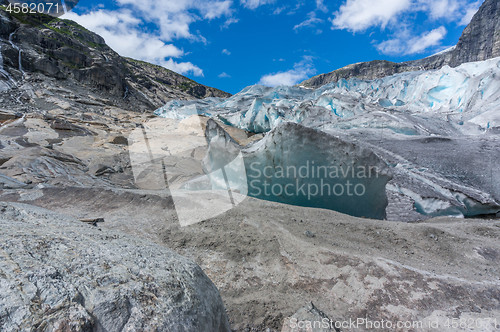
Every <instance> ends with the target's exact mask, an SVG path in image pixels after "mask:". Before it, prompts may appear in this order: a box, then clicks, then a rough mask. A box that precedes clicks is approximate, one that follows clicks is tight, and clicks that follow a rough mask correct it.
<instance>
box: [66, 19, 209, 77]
mask: <svg viewBox="0 0 500 332" xmlns="http://www.w3.org/2000/svg"><path fill="white" fill-rule="evenodd" d="M64 18H65V19H70V20H73V21H75V22H77V23H79V24H81V25H82V26H85V27H86V28H87V29H89V30H91V31H94V32H95V33H97V34H99V35H100V36H102V37H103V38H104V40H105V41H106V44H108V45H109V46H110V47H111V48H112V49H113V50H115V51H116V52H118V53H119V54H120V55H122V56H126V57H130V58H134V59H138V60H143V61H147V62H150V63H154V64H157V65H160V66H164V67H166V68H168V69H171V70H173V71H175V72H177V73H180V74H189V73H192V74H193V75H195V76H203V70H201V69H200V68H199V67H197V66H196V65H194V64H192V63H190V62H176V61H174V60H173V59H172V58H180V57H182V56H183V55H184V51H183V50H181V49H179V48H177V47H176V46H175V45H173V44H171V43H166V42H164V41H163V40H162V39H161V37H160V36H159V35H155V34H154V33H145V32H142V31H141V30H140V29H139V27H138V26H139V24H140V20H139V19H138V18H136V17H134V16H133V15H132V12H131V11H129V10H121V11H106V10H98V11H95V12H90V13H88V14H83V15H78V14H76V13H74V12H69V13H68V14H66V15H65V16H64Z"/></svg>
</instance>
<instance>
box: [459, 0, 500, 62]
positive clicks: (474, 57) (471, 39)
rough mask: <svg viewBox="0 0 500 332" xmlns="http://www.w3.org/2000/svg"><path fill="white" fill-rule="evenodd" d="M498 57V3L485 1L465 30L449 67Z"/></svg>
mask: <svg viewBox="0 0 500 332" xmlns="http://www.w3.org/2000/svg"><path fill="white" fill-rule="evenodd" d="M498 56H500V1H499V0H486V1H484V3H483V5H482V6H481V8H479V11H478V12H477V13H476V15H474V17H473V18H472V21H471V23H470V24H469V25H468V26H467V27H466V28H465V30H464V32H463V33H462V36H461V37H460V39H459V40H458V43H457V47H456V49H455V50H454V51H453V55H452V58H451V61H450V66H452V67H456V66H458V65H460V64H462V63H464V62H471V61H481V60H486V59H491V58H495V57H498Z"/></svg>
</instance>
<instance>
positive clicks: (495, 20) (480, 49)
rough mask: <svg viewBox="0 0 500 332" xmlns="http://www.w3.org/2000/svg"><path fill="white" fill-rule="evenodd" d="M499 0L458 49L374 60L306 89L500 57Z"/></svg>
mask: <svg viewBox="0 0 500 332" xmlns="http://www.w3.org/2000/svg"><path fill="white" fill-rule="evenodd" d="M499 18H500V1H498V0H486V1H484V2H483V4H482V5H481V7H480V8H479V10H478V12H477V13H476V14H475V15H474V17H473V18H472V20H471V22H470V23H469V25H467V27H466V28H465V29H464V31H463V33H462V35H461V37H460V39H459V41H458V43H457V45H456V47H455V48H452V49H450V50H448V51H447V52H441V53H438V54H434V55H431V56H429V57H426V58H423V59H418V60H412V61H407V62H401V63H396V62H391V61H387V60H373V61H368V62H360V63H355V64H350V65H348V66H345V67H342V68H339V69H336V70H334V71H332V72H329V73H324V74H320V75H317V76H314V77H312V78H310V79H307V80H305V81H303V82H301V83H300V84H299V85H300V86H304V87H307V88H319V87H320V86H323V85H325V84H328V83H331V82H336V81H339V80H341V79H349V78H352V77H357V78H359V79H368V80H371V79H377V78H382V77H385V76H390V75H394V74H399V73H402V72H408V71H417V70H433V69H440V68H442V67H443V66H445V65H449V66H450V67H457V66H459V65H461V64H463V63H466V62H472V61H481V60H487V59H491V58H494V57H497V56H500V19H499Z"/></svg>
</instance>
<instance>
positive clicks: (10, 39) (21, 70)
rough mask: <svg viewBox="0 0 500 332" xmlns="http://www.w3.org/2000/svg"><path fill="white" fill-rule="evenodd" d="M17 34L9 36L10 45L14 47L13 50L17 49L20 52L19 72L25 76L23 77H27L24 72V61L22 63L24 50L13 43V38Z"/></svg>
mask: <svg viewBox="0 0 500 332" xmlns="http://www.w3.org/2000/svg"><path fill="white" fill-rule="evenodd" d="M16 32H17V30H16V31H14V32H12V33H11V34H10V35H9V43H10V44H11V45H12V47H13V48H15V49H16V50H17V51H18V52H19V56H18V62H19V71H20V72H21V73H22V74H23V77H24V76H25V74H26V73H25V72H24V70H23V64H22V61H21V54H22V50H21V49H20V48H19V47H18V46H17V45H16V44H14V42H13V41H12V37H13V36H14V34H15V33H16Z"/></svg>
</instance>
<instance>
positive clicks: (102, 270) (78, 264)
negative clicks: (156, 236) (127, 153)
mask: <svg viewBox="0 0 500 332" xmlns="http://www.w3.org/2000/svg"><path fill="white" fill-rule="evenodd" d="M0 213H1V214H0V225H1V228H2V232H1V235H0V251H1V253H2V254H1V256H0V274H1V275H2V278H1V281H0V294H1V295H0V329H1V330H2V331H19V330H37V331H110V332H111V331H230V329H229V325H228V321H227V317H226V313H225V309H224V305H223V304H222V300H221V298H220V295H219V293H218V291H217V289H216V288H215V286H214V285H213V284H212V282H211V281H210V280H209V279H208V278H207V276H206V275H205V274H204V273H203V271H202V270H201V269H200V268H199V267H198V266H197V265H196V264H194V263H193V262H191V261H190V260H188V259H186V258H183V257H181V256H179V255H177V254H175V253H173V252H172V251H170V250H169V249H167V248H165V247H163V246H159V245H154V244H151V243H150V242H147V241H144V240H138V239H136V238H134V237H131V236H126V235H122V234H120V233H116V232H109V231H105V230H100V229H98V228H97V227H95V226H91V225H87V224H84V223H82V222H80V221H77V220H73V219H71V218H68V217H65V216H62V215H59V214H55V213H52V212H50V211H48V210H44V209H40V208H36V207H34V206H29V205H24V204H6V203H0Z"/></svg>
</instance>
